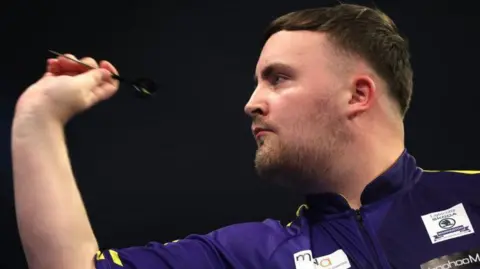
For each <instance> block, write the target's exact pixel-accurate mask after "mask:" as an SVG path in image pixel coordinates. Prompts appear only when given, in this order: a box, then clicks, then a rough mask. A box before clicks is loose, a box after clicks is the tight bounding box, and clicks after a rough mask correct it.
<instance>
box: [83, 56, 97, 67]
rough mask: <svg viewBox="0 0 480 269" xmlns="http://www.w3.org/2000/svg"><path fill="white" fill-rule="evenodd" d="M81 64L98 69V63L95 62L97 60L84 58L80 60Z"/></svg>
mask: <svg viewBox="0 0 480 269" xmlns="http://www.w3.org/2000/svg"><path fill="white" fill-rule="evenodd" d="M80 62H82V63H84V64H88V65H89V66H91V67H93V68H98V63H97V61H95V59H93V58H92V57H84V58H82V59H81V60H80Z"/></svg>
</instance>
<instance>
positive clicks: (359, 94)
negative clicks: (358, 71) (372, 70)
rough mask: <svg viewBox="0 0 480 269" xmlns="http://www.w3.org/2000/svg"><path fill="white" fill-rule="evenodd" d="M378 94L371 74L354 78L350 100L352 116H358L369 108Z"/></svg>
mask: <svg viewBox="0 0 480 269" xmlns="http://www.w3.org/2000/svg"><path fill="white" fill-rule="evenodd" d="M375 94H376V87H375V82H374V81H373V79H372V78H371V77H369V76H359V77H356V78H355V79H354V80H353V85H352V92H351V97H350V100H349V102H348V104H349V107H350V108H349V114H350V116H356V115H358V114H360V113H363V112H364V111H366V110H368V109H369V108H370V107H371V106H372V104H373V101H374V98H375Z"/></svg>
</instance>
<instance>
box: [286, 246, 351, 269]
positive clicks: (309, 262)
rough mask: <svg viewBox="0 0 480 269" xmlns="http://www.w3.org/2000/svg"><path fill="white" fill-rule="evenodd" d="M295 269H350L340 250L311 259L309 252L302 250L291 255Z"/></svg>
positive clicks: (310, 252) (348, 262)
mask: <svg viewBox="0 0 480 269" xmlns="http://www.w3.org/2000/svg"><path fill="white" fill-rule="evenodd" d="M293 257H294V259H295V268H296V269H348V268H351V265H350V261H349V260H348V257H347V254H345V252H344V251H343V250H341V249H339V250H337V251H335V252H333V253H332V254H329V255H325V256H322V257H318V258H313V256H312V251H311V250H303V251H300V252H297V253H295V254H294V255H293Z"/></svg>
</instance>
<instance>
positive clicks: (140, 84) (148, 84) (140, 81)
mask: <svg viewBox="0 0 480 269" xmlns="http://www.w3.org/2000/svg"><path fill="white" fill-rule="evenodd" d="M48 51H49V52H50V53H52V54H55V55H56V56H59V57H63V58H66V59H68V60H70V61H73V62H76V63H78V64H81V65H83V66H85V67H87V68H90V69H93V68H94V67H93V66H90V65H88V64H86V63H83V62H81V61H79V60H77V59H74V58H71V57H68V56H65V55H64V54H61V53H59V52H56V51H54V50H48ZM112 78H113V79H116V80H118V81H119V82H123V83H126V84H128V85H129V86H131V87H132V88H133V89H134V91H135V94H136V96H138V97H141V98H149V97H152V96H153V95H154V94H155V92H156V91H157V85H156V83H155V81H153V80H152V79H149V78H137V79H135V80H128V79H126V78H124V77H120V76H119V75H116V74H113V73H112Z"/></svg>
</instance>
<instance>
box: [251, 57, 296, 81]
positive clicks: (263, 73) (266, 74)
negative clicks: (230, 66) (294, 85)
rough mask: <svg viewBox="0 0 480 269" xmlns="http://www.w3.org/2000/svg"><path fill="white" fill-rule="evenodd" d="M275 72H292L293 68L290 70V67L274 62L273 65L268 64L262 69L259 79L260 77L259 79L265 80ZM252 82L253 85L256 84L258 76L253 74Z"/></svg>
mask: <svg viewBox="0 0 480 269" xmlns="http://www.w3.org/2000/svg"><path fill="white" fill-rule="evenodd" d="M277 70H285V71H292V70H293V68H292V67H291V66H290V65H288V64H284V63H279V62H274V63H271V64H268V65H267V66H266V67H264V68H263V69H262V70H261V71H260V77H261V78H267V77H269V76H270V75H271V74H272V73H273V72H274V71H277ZM253 81H254V82H255V83H258V76H257V74H254V75H253Z"/></svg>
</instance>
